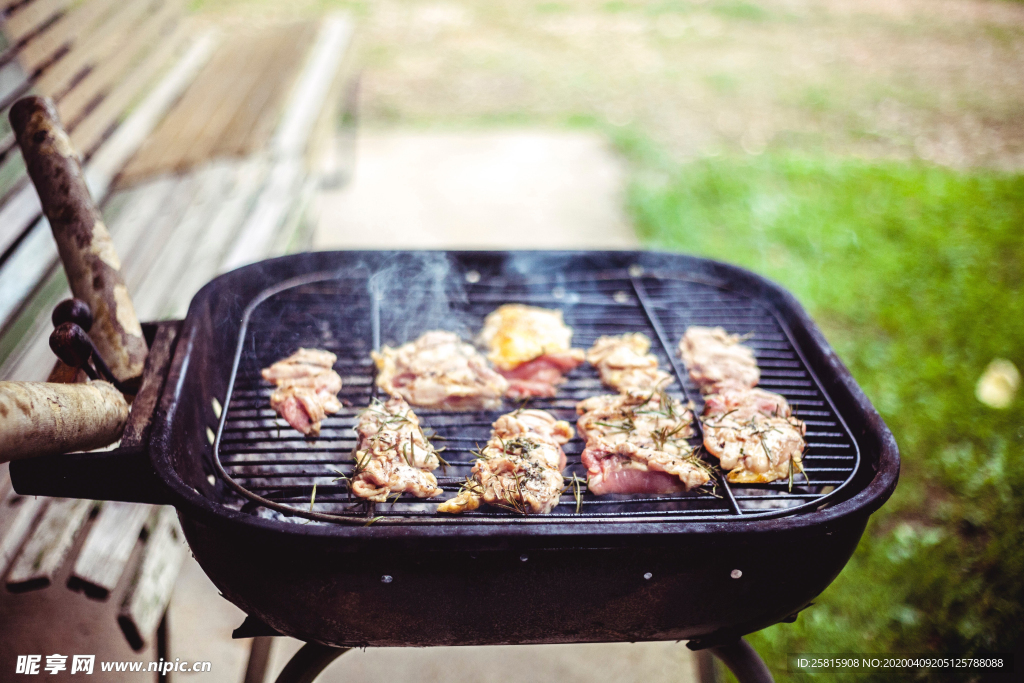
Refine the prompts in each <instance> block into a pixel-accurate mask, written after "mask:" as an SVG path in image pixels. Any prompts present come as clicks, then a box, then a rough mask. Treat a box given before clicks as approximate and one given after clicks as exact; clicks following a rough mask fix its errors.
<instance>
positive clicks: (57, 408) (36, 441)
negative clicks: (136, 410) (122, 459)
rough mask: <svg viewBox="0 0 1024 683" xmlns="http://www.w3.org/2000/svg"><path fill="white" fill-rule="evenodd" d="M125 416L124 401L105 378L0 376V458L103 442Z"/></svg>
mask: <svg viewBox="0 0 1024 683" xmlns="http://www.w3.org/2000/svg"><path fill="white" fill-rule="evenodd" d="M127 421H128V402H127V401H126V400H125V398H124V396H123V395H122V394H121V392H120V391H118V390H117V389H116V388H115V387H114V386H113V385H111V384H109V383H107V382H103V381H97V382H89V383H87V384H57V383H54V382H0V443H2V444H3V445H2V446H0V462H6V461H8V460H15V459H20V458H31V457H34V456H45V455H51V454H54V453H67V452H68V451H74V450H89V449H92V448H101V447H103V446H106V445H107V444H109V443H111V442H113V441H116V440H117V439H118V437H120V436H121V432H122V431H123V430H124V426H125V424H126V423H127Z"/></svg>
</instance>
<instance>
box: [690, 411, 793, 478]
mask: <svg viewBox="0 0 1024 683" xmlns="http://www.w3.org/2000/svg"><path fill="white" fill-rule="evenodd" d="M742 414H743V413H739V411H737V412H734V413H731V414H730V413H725V414H722V415H716V416H711V417H705V418H704V420H703V422H704V448H706V449H707V451H708V452H709V453H711V454H712V455H714V456H715V457H717V458H718V459H719V460H720V461H721V465H722V469H724V470H727V471H728V474H727V475H726V479H728V480H729V481H730V482H734V483H739V484H766V483H768V482H772V481H777V480H779V479H784V478H789V480H790V481H792V479H793V476H794V475H795V474H797V473H800V472H803V467H802V465H801V459H802V454H803V450H804V438H803V435H804V433H805V431H806V427H805V425H804V423H803V422H801V421H800V420H798V419H796V418H795V417H768V416H766V415H764V414H762V413H760V412H750V413H747V414H748V415H749V417H738V415H742Z"/></svg>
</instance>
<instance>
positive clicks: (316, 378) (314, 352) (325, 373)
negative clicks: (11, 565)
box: [261, 349, 341, 436]
mask: <svg viewBox="0 0 1024 683" xmlns="http://www.w3.org/2000/svg"><path fill="white" fill-rule="evenodd" d="M337 359H338V357H337V356H335V355H334V354H333V353H331V352H330V351H322V350H320V349H299V350H298V351H296V352H295V353H293V354H292V355H290V356H288V357H287V358H285V359H283V360H279V361H277V362H276V363H274V364H273V365H271V366H270V367H269V368H264V369H263V371H262V372H261V374H262V375H263V379H265V380H267V381H268V382H271V383H273V384H275V385H276V387H277V388H276V389H274V391H273V393H271V394H270V407H271V408H273V409H274V410H275V411H277V414H278V415H280V416H281V417H283V418H284V419H285V421H287V422H288V424H290V425H291V426H292V427H294V428H295V429H297V430H299V431H300V432H302V433H303V434H305V435H306V436H317V435H319V434H320V422H321V421H322V420H323V419H324V418H325V417H326V416H327V415H331V414H334V413H336V412H338V411H339V410H341V402H340V401H339V400H338V396H337V394H338V392H339V391H341V376H340V375H338V373H336V372H335V371H334V369H333V368H334V361H336V360H337Z"/></svg>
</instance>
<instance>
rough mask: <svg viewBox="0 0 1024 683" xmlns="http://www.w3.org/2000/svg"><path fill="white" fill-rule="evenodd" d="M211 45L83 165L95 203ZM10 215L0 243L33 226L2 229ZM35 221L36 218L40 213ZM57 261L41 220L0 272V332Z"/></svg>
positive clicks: (185, 59) (189, 57)
mask: <svg viewBox="0 0 1024 683" xmlns="http://www.w3.org/2000/svg"><path fill="white" fill-rule="evenodd" d="M215 45H216V35H215V34H214V33H213V32H207V33H204V34H203V35H201V36H199V37H198V38H197V39H196V40H195V41H194V42H193V43H192V44H191V46H190V47H189V49H188V50H187V51H186V52H185V54H184V55H183V56H182V57H181V58H180V59H179V60H178V61H177V62H176V63H175V65H174V67H173V68H172V69H171V70H170V71H169V72H168V73H167V74H166V75H165V76H164V77H163V78H162V79H161V81H160V83H159V84H158V85H157V86H156V87H155V88H154V89H153V90H152V91H150V93H149V94H148V95H147V96H146V98H145V99H144V100H143V101H142V102H141V103H140V104H139V105H138V106H137V107H136V108H135V109H134V111H132V113H131V115H130V116H129V117H128V118H127V119H126V120H125V122H124V123H122V124H121V125H120V126H119V127H118V128H117V130H116V131H115V132H114V134H113V135H111V136H110V137H109V138H108V139H107V140H106V141H105V142H104V144H103V145H102V146H101V147H100V148H99V149H98V150H97V151H96V153H95V154H93V156H92V158H91V159H90V160H89V162H88V163H87V164H86V167H85V174H86V181H87V182H88V184H89V189H90V191H91V192H92V195H93V197H94V198H96V200H97V201H98V202H101V201H102V200H103V198H104V197H105V196H106V194H107V191H108V190H109V188H110V184H111V182H112V180H113V178H114V176H115V175H116V174H117V172H118V171H119V170H120V169H121V168H122V167H123V166H124V162H125V160H126V159H127V158H128V157H130V156H131V155H132V154H133V153H134V152H135V150H136V149H138V146H139V145H140V144H141V143H142V141H143V140H144V139H145V138H146V136H147V135H149V133H150V132H151V131H152V130H153V128H154V127H155V126H156V124H157V122H158V121H159V120H160V118H161V117H162V116H163V114H164V113H165V112H166V111H167V108H168V107H170V105H171V104H173V102H174V101H175V100H176V99H177V97H178V96H179V95H180V94H181V92H182V91H183V90H184V89H185V87H186V86H187V85H188V83H189V82H191V80H192V78H194V76H195V74H196V72H197V71H198V70H199V69H200V68H201V67H202V65H203V64H204V63H205V62H206V60H207V59H208V58H209V55H210V53H211V52H212V50H213V47H214V46H215ZM72 139H74V136H72ZM76 144H77V143H76ZM33 198H34V199H35V203H36V204H38V201H39V200H38V197H36V196H35V192H34V191H31V192H30V193H29V196H28V197H27V199H28V200H31V199H33ZM8 211H9V209H8V207H7V206H4V207H3V208H0V243H2V241H3V240H4V239H7V238H8V236H9V235H14V237H15V238H16V237H18V236H20V235H21V234H22V232H23V231H24V230H25V229H26V228H27V227H28V226H30V225H32V224H33V222H34V219H32V218H31V212H26V213H27V214H28V215H27V218H28V220H26V221H23V222H22V221H21V219H24V218H26V215H25V214H23V215H22V216H21V217H20V218H19V220H18V221H13V220H12V221H11V222H9V223H5V222H4V221H3V214H4V213H6V212H8ZM35 215H36V216H38V215H39V213H38V209H37V212H36V213H35ZM12 241H13V240H12ZM56 258H57V250H56V247H55V246H54V244H53V237H52V236H51V235H50V234H49V224H48V223H46V220H45V219H42V220H40V221H39V223H37V224H36V225H35V226H34V227H32V230H31V232H30V233H29V235H28V237H27V238H25V240H24V241H23V242H22V244H20V245H19V246H18V249H17V250H16V251H15V252H14V253H13V255H12V257H11V258H10V259H8V260H7V261H6V262H5V263H4V264H2V267H0V329H3V328H5V327H6V326H7V323H8V321H9V320H10V317H11V315H12V314H13V313H14V312H15V311H17V310H18V308H19V307H20V306H21V304H22V302H23V301H24V300H25V298H26V297H27V296H28V295H29V294H31V292H33V291H34V290H35V288H36V286H37V285H38V283H39V282H40V280H41V279H42V278H43V277H44V276H45V275H46V273H48V272H49V271H50V270H51V269H52V267H53V265H54V264H55V263H56ZM5 367H6V364H5Z"/></svg>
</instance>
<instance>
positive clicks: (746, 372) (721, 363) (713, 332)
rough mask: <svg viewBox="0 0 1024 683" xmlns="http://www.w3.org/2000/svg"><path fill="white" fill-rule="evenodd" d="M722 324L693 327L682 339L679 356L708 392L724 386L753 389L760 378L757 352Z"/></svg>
mask: <svg viewBox="0 0 1024 683" xmlns="http://www.w3.org/2000/svg"><path fill="white" fill-rule="evenodd" d="M741 340H742V337H740V335H738V334H729V333H728V332H726V331H725V330H724V329H722V328H721V327H690V328H687V330H686V334H684V335H683V338H682V339H681V340H680V341H679V355H680V356H681V357H682V359H683V361H684V362H685V363H686V367H687V369H688V370H689V371H690V378H691V379H692V380H693V381H694V382H696V383H697V385H698V386H699V387H700V390H701V393H705V394H709V393H714V392H718V391H722V390H723V389H728V388H733V389H750V388H751V387H755V386H757V383H758V382H759V381H760V380H761V371H760V370H758V368H757V361H756V360H754V352H753V351H751V350H750V349H749V348H747V347H746V346H743V345H742V344H741V343H740V341H741Z"/></svg>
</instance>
